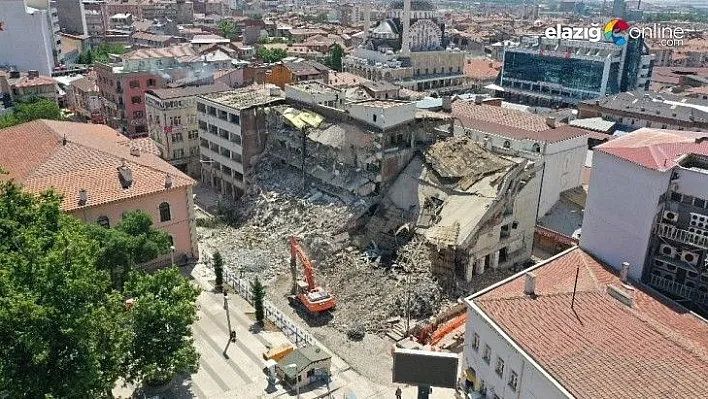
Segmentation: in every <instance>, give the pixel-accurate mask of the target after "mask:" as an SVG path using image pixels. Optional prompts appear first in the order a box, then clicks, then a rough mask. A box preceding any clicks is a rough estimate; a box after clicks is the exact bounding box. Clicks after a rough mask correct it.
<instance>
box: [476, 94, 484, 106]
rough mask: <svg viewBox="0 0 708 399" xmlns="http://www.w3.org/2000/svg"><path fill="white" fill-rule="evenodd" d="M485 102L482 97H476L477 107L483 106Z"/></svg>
mask: <svg viewBox="0 0 708 399" xmlns="http://www.w3.org/2000/svg"><path fill="white" fill-rule="evenodd" d="M483 100H484V99H483V98H482V96H474V103H475V104H476V105H482V102H483Z"/></svg>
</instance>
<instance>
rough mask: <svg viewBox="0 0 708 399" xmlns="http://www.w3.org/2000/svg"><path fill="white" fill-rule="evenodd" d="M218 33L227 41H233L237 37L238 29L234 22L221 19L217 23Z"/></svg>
mask: <svg viewBox="0 0 708 399" xmlns="http://www.w3.org/2000/svg"><path fill="white" fill-rule="evenodd" d="M219 31H221V36H223V37H225V38H227V39H235V38H236V36H238V29H237V27H236V24H235V23H234V21H229V20H228V19H222V20H221V21H219Z"/></svg>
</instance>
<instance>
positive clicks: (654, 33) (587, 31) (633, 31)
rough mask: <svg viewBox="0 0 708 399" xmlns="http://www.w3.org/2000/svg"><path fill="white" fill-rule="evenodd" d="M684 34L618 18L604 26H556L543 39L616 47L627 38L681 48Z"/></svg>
mask: <svg viewBox="0 0 708 399" xmlns="http://www.w3.org/2000/svg"><path fill="white" fill-rule="evenodd" d="M685 35H686V34H685V32H684V30H683V28H681V27H672V26H667V25H661V24H653V25H646V26H638V25H635V26H631V25H630V24H629V23H627V21H625V20H623V19H619V18H615V19H612V20H610V21H608V22H607V23H606V24H605V25H604V26H600V24H596V23H593V24H590V26H570V25H562V24H558V25H556V26H551V27H549V28H547V29H546V31H545V37H546V38H548V39H566V40H587V41H590V42H594V43H597V42H600V41H602V40H603V39H604V40H605V41H608V42H612V43H614V44H616V45H618V46H623V45H625V44H626V43H627V40H628V38H632V39H638V38H640V37H641V38H644V39H651V40H653V41H654V42H655V43H657V44H660V45H662V46H682V45H683V38H684V37H685Z"/></svg>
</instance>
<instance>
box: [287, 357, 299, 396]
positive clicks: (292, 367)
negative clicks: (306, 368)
mask: <svg viewBox="0 0 708 399" xmlns="http://www.w3.org/2000/svg"><path fill="white" fill-rule="evenodd" d="M285 368H286V369H290V368H291V369H293V370H295V389H296V392H297V399H300V381H299V379H300V378H299V377H300V376H299V375H298V373H297V364H295V363H290V364H287V365H285Z"/></svg>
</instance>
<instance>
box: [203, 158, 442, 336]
mask: <svg viewBox="0 0 708 399" xmlns="http://www.w3.org/2000/svg"><path fill="white" fill-rule="evenodd" d="M300 176H301V174H300V173H299V171H298V170H297V169H295V168H292V167H290V166H287V165H280V164H278V163H277V162H274V161H272V160H271V159H268V158H265V159H262V160H261V164H260V165H259V173H258V180H257V181H256V182H255V184H253V185H252V187H251V189H249V191H248V192H247V193H246V194H245V195H244V196H243V197H242V198H241V199H240V200H239V201H238V202H237V203H235V204H234V206H233V213H234V214H235V219H236V220H235V221H234V223H232V225H233V227H221V228H217V229H207V228H199V232H200V234H201V237H200V242H201V244H202V247H203V248H204V249H205V250H206V252H208V253H213V252H214V251H216V250H219V251H220V252H221V253H222V255H223V256H224V257H225V261H226V264H227V265H228V266H229V267H231V268H232V269H233V270H234V271H236V272H242V273H243V274H244V276H245V277H250V276H252V275H255V274H258V275H259V276H260V277H261V278H262V279H263V280H264V281H268V282H269V283H271V284H269V288H268V292H269V293H268V295H269V297H271V298H275V299H276V300H279V299H282V298H284V297H285V296H286V295H287V294H288V291H289V287H290V284H289V281H290V269H289V257H290V253H289V248H288V238H289V237H290V235H291V234H294V235H295V236H296V237H297V238H298V240H299V241H300V243H301V244H302V246H303V248H304V249H305V251H306V252H307V254H308V257H309V258H310V260H311V261H312V263H313V266H314V268H315V279H316V281H317V284H318V285H322V286H324V287H325V288H326V289H327V290H328V291H330V292H331V293H332V294H333V295H334V296H335V298H336V301H337V309H336V310H335V311H334V312H333V318H332V319H331V320H330V321H329V323H328V325H329V326H330V327H333V328H335V329H337V330H338V331H340V332H341V333H343V334H349V332H350V331H351V330H352V329H355V330H357V331H358V330H359V329H361V330H363V331H364V332H368V333H383V332H385V330H386V329H387V323H386V320H388V319H390V318H391V317H402V318H405V317H406V315H407V312H406V309H410V316H411V318H412V319H414V320H413V322H415V319H421V318H428V317H430V316H431V315H433V314H435V313H436V312H437V311H439V309H440V308H441V306H444V305H445V303H447V302H448V300H453V301H454V300H455V299H456V297H445V296H444V295H443V293H442V292H441V289H440V287H439V285H438V284H437V282H436V281H435V280H434V278H433V276H432V274H431V272H430V256H429V254H428V247H427V246H426V245H421V243H422V241H421V240H422V239H421V238H414V239H413V240H412V241H410V242H408V243H407V244H405V245H403V246H402V247H401V248H399V249H398V252H397V256H395V257H393V258H391V257H389V258H391V260H389V261H388V262H384V261H383V260H382V256H380V254H377V256H375V257H372V256H364V252H363V251H362V250H361V249H360V248H361V247H362V246H361V245H360V246H359V247H357V246H354V244H353V243H355V242H356V239H355V238H356V237H354V236H352V237H350V234H352V232H355V231H361V230H364V229H362V228H359V229H357V227H358V226H357V220H358V219H359V216H360V215H363V214H365V213H366V211H367V210H368V208H369V207H370V206H371V205H372V204H371V203H370V202H368V200H366V201H364V200H361V199H356V200H351V201H346V202H345V201H343V200H342V199H340V198H337V197H334V196H333V195H328V194H326V193H323V192H321V191H314V190H312V189H311V188H309V187H308V188H306V189H305V190H303V187H301V186H300V187H298V185H299V184H298V183H301V181H302V180H301V179H299V177H300ZM318 192H319V193H320V194H317V193H318ZM368 243H369V244H370V243H371V242H370V241H369V242H368ZM366 245H367V243H366V242H365V243H364V245H363V246H364V247H365V246H366ZM376 245H378V244H376V243H374V244H373V245H372V247H371V249H378V248H377V247H376ZM298 273H302V268H301V266H300V265H298ZM281 282H282V283H281ZM355 335H356V336H358V334H355Z"/></svg>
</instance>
